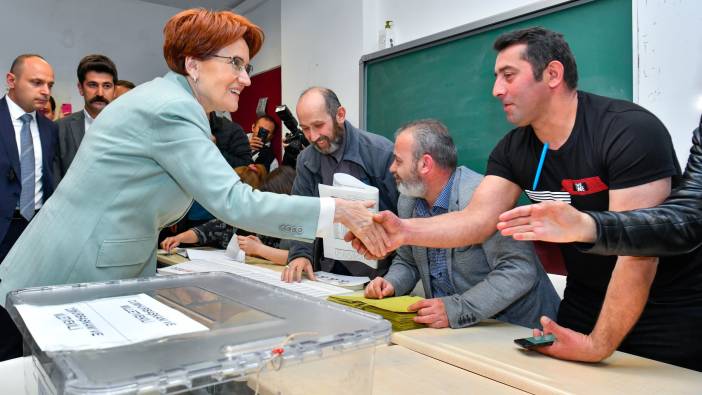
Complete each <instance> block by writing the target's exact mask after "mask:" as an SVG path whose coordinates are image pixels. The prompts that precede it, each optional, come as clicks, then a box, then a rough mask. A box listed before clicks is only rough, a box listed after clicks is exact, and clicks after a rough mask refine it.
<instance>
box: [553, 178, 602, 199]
mask: <svg viewBox="0 0 702 395" xmlns="http://www.w3.org/2000/svg"><path fill="white" fill-rule="evenodd" d="M561 186H562V187H563V189H565V190H566V191H568V193H569V194H571V195H592V194H594V193H598V192H602V191H606V190H607V189H609V188H608V187H607V184H605V183H604V181H602V179H601V178H600V177H599V176H595V177H587V178H581V179H579V180H569V179H565V180H563V181H561Z"/></svg>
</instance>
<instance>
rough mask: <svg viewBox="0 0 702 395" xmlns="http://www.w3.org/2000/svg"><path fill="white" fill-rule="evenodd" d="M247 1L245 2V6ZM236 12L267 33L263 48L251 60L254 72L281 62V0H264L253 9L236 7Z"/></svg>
mask: <svg viewBox="0 0 702 395" xmlns="http://www.w3.org/2000/svg"><path fill="white" fill-rule="evenodd" d="M245 5H246V3H244V6H245ZM233 11H234V12H236V13H239V14H242V15H244V16H246V17H247V18H249V20H251V22H253V23H255V24H257V25H258V26H259V27H260V28H261V29H263V32H264V33H265V35H266V39H265V42H264V43H263V48H261V51H260V52H259V53H258V54H257V55H256V57H255V58H253V60H252V61H251V64H252V65H253V67H254V71H253V74H254V75H256V74H258V73H260V72H263V71H267V70H270V69H273V68H276V67H279V66H280V64H281V61H280V45H281V43H280V27H281V23H280V0H263V1H261V2H260V3H258V4H257V5H256V6H255V8H253V9H246V10H243V9H239V8H234V10H233Z"/></svg>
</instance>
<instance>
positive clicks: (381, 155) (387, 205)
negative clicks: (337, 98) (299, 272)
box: [288, 121, 399, 277]
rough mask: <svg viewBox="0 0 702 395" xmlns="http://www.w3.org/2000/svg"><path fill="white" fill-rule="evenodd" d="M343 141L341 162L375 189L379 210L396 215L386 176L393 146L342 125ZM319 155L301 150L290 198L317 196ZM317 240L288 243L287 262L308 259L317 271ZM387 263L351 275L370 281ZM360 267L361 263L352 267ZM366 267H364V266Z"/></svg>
mask: <svg viewBox="0 0 702 395" xmlns="http://www.w3.org/2000/svg"><path fill="white" fill-rule="evenodd" d="M344 128H345V131H346V132H345V139H346V142H345V144H344V156H343V158H344V160H345V161H351V162H354V163H356V164H358V165H359V166H360V167H362V168H363V171H364V172H365V174H366V175H367V176H368V179H364V180H361V181H363V182H365V183H366V184H368V185H372V186H374V187H376V188H378V192H379V193H378V195H379V199H380V210H381V211H382V210H390V211H392V212H394V213H397V198H398V196H399V193H398V192H397V185H396V184H395V178H394V177H393V175H392V173H390V170H389V168H390V165H391V164H392V161H393V144H392V142H390V140H388V139H386V138H385V137H383V136H379V135H377V134H373V133H369V132H366V131H365V130H361V129H358V128H356V127H355V126H353V125H351V123H350V122H348V121H346V122H345V123H344ZM321 156H322V154H321V153H320V152H319V151H317V150H316V149H314V147H312V146H309V147H307V148H305V149H304V150H303V151H302V152H301V153H300V155H299V156H298V158H297V170H296V171H297V175H296V176H295V182H294V183H293V189H292V194H293V195H300V196H315V197H318V196H319V184H321V183H322V174H321V166H322V165H321ZM321 254H322V252H321V239H317V240H316V241H315V244H314V245H313V244H312V243H303V242H292V243H291V248H290V250H289V252H288V261H292V260H293V259H295V258H298V257H305V258H307V259H309V260H310V261H311V262H312V263H313V265H314V266H315V270H318V268H317V267H318V261H319V259H320V258H321V256H320V255H321ZM390 263H391V259H386V260H384V261H379V262H378V270H377V271H370V268H369V267H368V269H369V272H367V273H366V272H353V271H352V273H353V274H355V275H364V276H365V275H368V276H371V277H374V276H375V275H376V274H377V273H380V274H383V273H385V270H386V269H387V267H388V266H389V265H390ZM357 266H358V267H362V266H364V265H363V264H361V263H358V264H356V265H354V268H356V267H357ZM365 267H367V266H365Z"/></svg>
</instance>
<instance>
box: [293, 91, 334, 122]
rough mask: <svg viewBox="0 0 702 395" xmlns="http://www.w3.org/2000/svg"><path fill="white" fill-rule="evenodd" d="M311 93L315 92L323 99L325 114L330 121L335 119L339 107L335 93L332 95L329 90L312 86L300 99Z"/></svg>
mask: <svg viewBox="0 0 702 395" xmlns="http://www.w3.org/2000/svg"><path fill="white" fill-rule="evenodd" d="M312 91H317V92H319V93H320V94H321V95H322V97H323V98H324V105H325V107H326V109H327V114H329V116H330V117H332V119H334V117H336V113H337V111H339V107H341V102H339V98H338V97H337V96H336V93H334V91H333V90H331V89H329V88H323V87H319V86H313V87H311V88H307V89H305V90H304V92H302V93H301V94H300V98H302V96H305V95H306V94H307V93H308V92H312Z"/></svg>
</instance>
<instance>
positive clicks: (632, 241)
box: [579, 128, 702, 256]
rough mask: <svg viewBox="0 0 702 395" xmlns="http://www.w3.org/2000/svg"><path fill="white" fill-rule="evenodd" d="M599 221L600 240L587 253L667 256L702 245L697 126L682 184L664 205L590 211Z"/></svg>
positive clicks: (701, 147) (701, 156) (701, 143)
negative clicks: (626, 209) (615, 210)
mask: <svg viewBox="0 0 702 395" xmlns="http://www.w3.org/2000/svg"><path fill="white" fill-rule="evenodd" d="M587 214H589V215H590V216H592V217H593V218H594V219H595V222H596V223H597V241H596V242H595V244H593V245H581V246H580V247H579V248H580V250H581V251H583V252H588V253H593V254H601V255H634V256H667V255H680V254H684V253H687V252H689V251H691V250H694V249H695V248H697V247H699V246H700V245H701V244H702V136H700V128H697V129H695V131H694V132H693V137H692V149H691V150H690V157H689V159H688V161H687V167H686V168H685V173H684V174H683V177H682V180H681V182H680V185H679V186H678V187H677V188H676V189H674V190H673V191H672V193H671V194H670V196H669V197H668V198H667V199H666V200H665V201H664V202H663V203H661V204H660V205H658V206H656V207H652V208H647V209H640V210H633V211H625V212H610V211H604V212H587Z"/></svg>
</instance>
